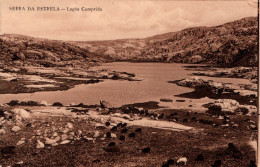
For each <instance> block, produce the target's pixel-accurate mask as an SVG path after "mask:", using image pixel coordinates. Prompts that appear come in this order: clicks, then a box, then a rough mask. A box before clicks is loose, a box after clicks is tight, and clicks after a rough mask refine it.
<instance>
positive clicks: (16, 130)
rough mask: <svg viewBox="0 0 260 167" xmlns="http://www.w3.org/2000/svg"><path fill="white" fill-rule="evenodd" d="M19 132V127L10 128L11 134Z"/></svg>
mask: <svg viewBox="0 0 260 167" xmlns="http://www.w3.org/2000/svg"><path fill="white" fill-rule="evenodd" d="M19 130H21V128H20V127H19V126H14V127H13V128H12V131H13V132H18V131H19Z"/></svg>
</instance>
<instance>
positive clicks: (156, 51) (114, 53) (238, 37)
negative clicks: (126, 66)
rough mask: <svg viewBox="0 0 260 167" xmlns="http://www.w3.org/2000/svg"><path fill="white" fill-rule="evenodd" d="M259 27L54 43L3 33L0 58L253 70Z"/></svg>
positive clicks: (247, 22) (252, 21)
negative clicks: (210, 66) (188, 64)
mask: <svg viewBox="0 0 260 167" xmlns="http://www.w3.org/2000/svg"><path fill="white" fill-rule="evenodd" d="M257 25H258V20H257V17H248V18H243V19H241V20H237V21H233V22H230V23H226V24H223V25H219V26H214V27H193V28H187V29H184V30H182V31H178V32H170V33H166V34H161V35H156V36H153V37H148V38H144V39H120V40H110V41H56V40H47V39H40V38H33V37H29V36H24V35H16V34H5V35H2V36H0V42H1V43H2V44H1V46H0V53H1V56H0V60H1V61H2V62H6V63H10V62H15V63H18V64H19V62H25V61H26V63H33V64H40V65H44V66H46V67H48V66H77V65H82V64H84V65H86V62H87V64H89V63H90V62H94V63H96V62H107V61H110V62H111V61H131V62H177V63H206V64H218V65H220V66H226V67H228V66H256V65H257V32H258V27H257Z"/></svg>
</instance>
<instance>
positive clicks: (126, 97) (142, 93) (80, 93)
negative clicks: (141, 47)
mask: <svg viewBox="0 0 260 167" xmlns="http://www.w3.org/2000/svg"><path fill="white" fill-rule="evenodd" d="M183 66H187V64H176V63H128V62H116V63H106V64H104V65H102V66H98V67H94V68H93V69H110V70H114V71H121V72H130V73H135V74H136V77H138V78H143V80H142V81H122V80H104V82H100V83H96V84H82V85H77V86H75V87H74V88H72V89H69V90H66V91H49V92H48V91H46V92H36V93H21V94H2V95H0V99H1V102H3V103H6V102H9V101H11V100H23V101H25V100H34V101H39V102H40V101H47V102H48V103H50V104H51V103H53V102H56V101H59V102H61V103H63V104H66V105H68V104H71V103H74V104H79V103H84V104H88V105H91V104H99V101H100V100H105V101H108V102H109V103H110V104H112V105H113V106H115V107H119V106H121V105H124V104H132V103H140V102H148V101H157V102H160V98H170V99H172V100H173V102H171V103H166V102H161V103H160V105H162V106H170V107H171V106H183V105H184V106H187V105H189V104H190V103H191V100H189V99H185V98H179V97H174V95H178V94H181V93H186V92H191V91H192V90H193V89H191V88H186V87H180V86H177V85H176V84H172V83H168V82H167V81H173V80H179V79H184V78H190V77H191V76H190V74H191V73H193V72H194V71H190V70H185V68H184V67H183ZM177 99H185V102H184V103H180V102H176V100H177ZM192 101H193V103H194V102H195V103H196V100H192ZM197 101H199V100H197Z"/></svg>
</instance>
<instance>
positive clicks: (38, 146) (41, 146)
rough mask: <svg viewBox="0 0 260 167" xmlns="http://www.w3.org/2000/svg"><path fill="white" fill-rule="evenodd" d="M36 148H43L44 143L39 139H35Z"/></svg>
mask: <svg viewBox="0 0 260 167" xmlns="http://www.w3.org/2000/svg"><path fill="white" fill-rule="evenodd" d="M36 148H38V149H40V148H44V144H43V142H41V141H40V140H37V145H36Z"/></svg>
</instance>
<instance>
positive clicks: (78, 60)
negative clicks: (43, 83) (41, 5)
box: [0, 34, 102, 67]
mask: <svg viewBox="0 0 260 167" xmlns="http://www.w3.org/2000/svg"><path fill="white" fill-rule="evenodd" d="M0 43H1V45H0V61H1V62H2V63H3V64H10V63H15V64H18V65H19V64H24V63H26V64H32V65H43V66H45V67H51V66H76V67H77V66H86V65H88V64H89V63H90V62H98V61H102V58H100V57H99V56H98V55H97V54H95V53H91V52H89V51H88V50H87V49H84V48H80V47H78V46H75V45H71V44H69V43H66V42H63V41H56V40H47V39H41V38H33V37H29V36H24V35H16V34H7V35H3V36H0Z"/></svg>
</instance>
